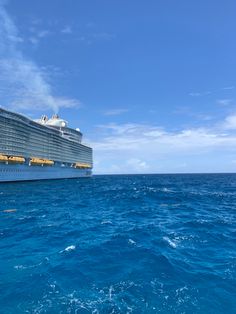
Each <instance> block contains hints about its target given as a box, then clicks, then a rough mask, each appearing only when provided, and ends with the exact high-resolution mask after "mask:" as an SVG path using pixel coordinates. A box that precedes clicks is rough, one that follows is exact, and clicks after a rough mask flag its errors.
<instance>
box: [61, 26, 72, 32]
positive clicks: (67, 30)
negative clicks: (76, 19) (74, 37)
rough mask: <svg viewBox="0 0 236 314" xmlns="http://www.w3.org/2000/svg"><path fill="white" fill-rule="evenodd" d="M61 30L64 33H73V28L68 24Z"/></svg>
mask: <svg viewBox="0 0 236 314" xmlns="http://www.w3.org/2000/svg"><path fill="white" fill-rule="evenodd" d="M61 32H62V33H63V34H71V33H72V28H71V27H70V26H69V25H67V26H65V27H64V28H63V29H62V30H61Z"/></svg>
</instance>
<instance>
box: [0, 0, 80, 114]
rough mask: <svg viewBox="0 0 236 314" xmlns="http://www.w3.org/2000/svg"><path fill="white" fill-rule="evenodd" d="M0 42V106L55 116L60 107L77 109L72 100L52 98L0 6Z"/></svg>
mask: <svg viewBox="0 0 236 314" xmlns="http://www.w3.org/2000/svg"><path fill="white" fill-rule="evenodd" d="M48 34H49V32H48V31H43V32H41V33H40V34H39V35H40V36H41V37H44V36H47V35H48ZM0 38H1V41H0V100H1V105H3V106H6V107H9V108H13V109H15V110H18V109H23V110H28V109H30V110H33V109H36V110H46V109H51V110H53V111H54V112H58V110H59V108H60V107H75V106H78V105H79V101H78V100H76V99H70V98H62V97H59V96H55V95H54V94H53V91H52V86H51V85H50V84H49V82H48V76H47V75H45V71H42V70H41V69H40V67H38V66H37V64H36V63H35V62H33V61H31V60H30V59H28V58H26V57H25V56H24V55H23V53H22V52H21V49H20V46H19V45H20V43H21V40H19V39H20V36H19V34H18V30H17V28H16V26H15V24H14V23H13V21H12V19H11V18H10V16H9V15H8V14H7V12H6V10H5V7H4V6H3V4H1V3H0ZM32 40H33V39H32Z"/></svg>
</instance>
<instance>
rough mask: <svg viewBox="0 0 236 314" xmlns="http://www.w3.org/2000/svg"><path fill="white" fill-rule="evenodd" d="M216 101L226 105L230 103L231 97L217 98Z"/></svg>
mask: <svg viewBox="0 0 236 314" xmlns="http://www.w3.org/2000/svg"><path fill="white" fill-rule="evenodd" d="M217 103H218V104H219V105H221V106H228V105H230V104H231V103H232V99H218V100H217Z"/></svg>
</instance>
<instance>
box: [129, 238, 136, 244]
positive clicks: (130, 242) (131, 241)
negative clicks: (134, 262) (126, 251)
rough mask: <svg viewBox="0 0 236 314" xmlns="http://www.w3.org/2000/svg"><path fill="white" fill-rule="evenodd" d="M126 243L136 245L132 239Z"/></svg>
mask: <svg viewBox="0 0 236 314" xmlns="http://www.w3.org/2000/svg"><path fill="white" fill-rule="evenodd" d="M128 242H129V244H136V242H135V241H134V240H132V239H129V240H128Z"/></svg>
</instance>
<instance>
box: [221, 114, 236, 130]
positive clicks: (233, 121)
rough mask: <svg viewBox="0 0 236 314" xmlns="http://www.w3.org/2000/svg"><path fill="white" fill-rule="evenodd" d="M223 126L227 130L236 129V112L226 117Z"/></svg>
mask: <svg viewBox="0 0 236 314" xmlns="http://www.w3.org/2000/svg"><path fill="white" fill-rule="evenodd" d="M223 128H225V129H227V130H236V114H234V115H230V116H228V117H226V118H225V121H224V123H223Z"/></svg>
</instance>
